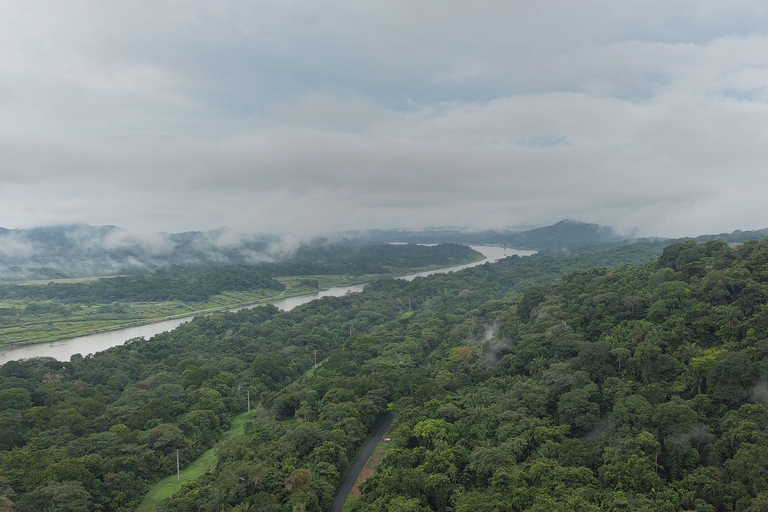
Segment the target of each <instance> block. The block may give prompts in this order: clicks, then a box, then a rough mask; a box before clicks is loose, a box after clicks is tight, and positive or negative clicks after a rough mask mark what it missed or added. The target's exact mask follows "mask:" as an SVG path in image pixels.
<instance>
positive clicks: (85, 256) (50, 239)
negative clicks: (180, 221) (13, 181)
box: [0, 224, 280, 281]
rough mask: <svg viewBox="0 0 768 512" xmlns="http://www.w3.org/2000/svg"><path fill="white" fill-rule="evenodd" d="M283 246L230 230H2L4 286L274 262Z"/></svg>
mask: <svg viewBox="0 0 768 512" xmlns="http://www.w3.org/2000/svg"><path fill="white" fill-rule="evenodd" d="M279 241H280V238H279V237H276V236H272V235H241V234H235V233H233V232H230V231H229V230H226V229H219V230H213V231H208V232H200V231H192V232H186V233H153V234H142V235H137V234H132V233H128V232H126V231H124V230H122V229H120V228H118V227H115V226H89V225H86V224H73V225H65V226H51V227H41V228H32V229H2V228H0V281H18V280H32V279H56V278H65V277H90V276H102V275H110V274H117V273H125V272H132V271H137V270H153V269H156V268H159V267H163V266H167V265H196V264H254V263H260V262H265V261H274V260H275V259H276V257H277V256H278V252H279V248H278V245H277V244H278V243H279Z"/></svg>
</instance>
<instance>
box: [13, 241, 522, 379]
mask: <svg viewBox="0 0 768 512" xmlns="http://www.w3.org/2000/svg"><path fill="white" fill-rule="evenodd" d="M472 248H473V249H474V250H476V251H478V252H480V253H482V254H483V255H484V256H485V259H483V260H480V261H476V262H473V263H467V264H464V265H457V266H454V267H446V268H439V269H435V270H429V271H426V272H417V273H415V274H408V275H405V276H401V277H399V278H398V279H405V280H407V281H411V280H413V279H416V278H417V277H426V276H429V275H432V274H442V273H448V272H456V271H458V270H461V269H464V268H469V267H474V266H477V265H482V264H483V263H487V262H494V261H498V260H500V259H502V258H504V257H506V256H512V255H513V254H517V255H519V256H528V255H531V254H533V253H535V252H536V251H524V250H517V249H505V248H503V247H494V246H484V245H473V246H472ZM364 287H365V283H361V284H356V285H352V286H342V287H336V288H330V289H328V290H324V291H321V292H316V293H308V294H306V295H297V296H295V297H286V298H285V299H277V300H272V301H269V303H270V304H274V305H275V306H276V307H278V308H279V309H281V310H283V311H290V310H292V309H293V308H295V307H297V306H300V305H302V304H306V303H307V302H311V301H313V300H316V299H320V298H323V297H341V296H343V295H346V294H347V293H358V292H361V291H363V288H364ZM261 305H263V304H252V305H249V306H244V307H240V308H233V309H230V310H229V311H237V310H239V309H246V308H254V307H259V306H261ZM193 318H194V317H193V316H188V317H184V318H177V319H175V320H164V321H162V322H155V323H151V324H146V325H141V326H138V327H128V328H126V329H118V330H115V331H109V332H103V333H98V334H89V335H87V336H79V337H77V338H69V339H65V340H59V341H53V342H48V343H36V344H34V345H26V346H23V347H14V348H11V349H6V350H0V364H4V363H6V362H8V361H13V360H17V359H28V358H30V357H53V358H54V359H57V360H59V361H69V358H70V357H72V356H73V355H75V354H82V355H87V354H93V353H95V352H100V351H102V350H106V349H108V348H110V347H114V346H116V345H122V344H123V343H125V342H126V341H127V340H131V339H133V338H141V337H143V338H146V339H149V338H151V337H152V336H154V335H155V334H159V333H161V332H165V331H172V330H173V329H175V328H177V327H178V326H180V325H181V324H183V323H186V322H189V321H191V320H192V319H193Z"/></svg>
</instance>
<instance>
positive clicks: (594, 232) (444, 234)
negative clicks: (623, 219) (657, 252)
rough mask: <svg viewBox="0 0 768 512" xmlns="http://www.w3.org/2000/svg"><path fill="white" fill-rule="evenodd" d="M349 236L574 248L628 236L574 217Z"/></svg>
mask: <svg viewBox="0 0 768 512" xmlns="http://www.w3.org/2000/svg"><path fill="white" fill-rule="evenodd" d="M344 234H345V235H346V236H348V237H350V238H361V239H367V240H373V241H377V242H406V243H421V244H427V243H443V242H456V243H464V244H507V245H508V246H510V247H515V248H517V249H537V250H540V249H551V250H571V249H575V248H577V247H582V246H588V245H598V244H606V243H612V242H619V241H621V240H625V239H626V238H627V237H624V236H621V235H619V234H618V233H617V232H616V231H615V230H614V229H613V228H612V227H608V226H600V225H599V224H589V223H586V222H579V221H575V220H562V221H560V222H558V223H557V224H554V225H552V226H545V227H540V228H535V229H530V230H527V231H511V230H486V231H460V230H454V229H432V230H420V231H406V230H369V231H347V232H345V233H344Z"/></svg>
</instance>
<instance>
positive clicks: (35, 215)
mask: <svg viewBox="0 0 768 512" xmlns="http://www.w3.org/2000/svg"><path fill="white" fill-rule="evenodd" d="M2 7H3V12H2V15H0V133H1V134H2V136H1V137H0V226H3V227H6V228H26V227H32V226H40V225H51V224H62V223H73V222H84V223H88V224H93V225H102V224H114V225H118V226H121V227H123V228H126V229H129V230H136V231H186V230H207V229H211V228H214V227H217V226H230V227H232V228H235V229H237V230H241V231H269V232H291V233H296V234H309V233H316V232H321V231H329V230H339V229H360V228H372V227H373V228H393V227H403V228H420V227H427V226H457V227H468V228H503V227H514V226H540V225H546V224H551V223H554V222H557V221H559V220H561V219H564V218H570V219H575V220H581V221H585V222H597V223H600V224H605V225H612V226H616V227H617V228H620V229H622V230H631V229H635V228H637V229H638V230H639V232H640V233H641V234H644V235H658V236H684V235H698V234H703V233H719V232H723V231H732V230H735V229H743V230H746V229H757V228H764V227H768V199H766V196H768V91H767V90H766V85H768V33H767V31H766V27H768V2H765V1H763V0H760V1H739V0H729V1H728V2H725V1H708V0H693V1H686V0H678V1H675V2H669V1H668V0H664V1H653V0H642V1H639V0H638V1H631V0H623V1H609V0H605V1H584V0H563V1H535V2H534V1H530V0H525V1H515V0H507V1H498V2H493V1H487V2H483V1H473V2H466V1H451V0H440V1H414V0H407V1H386V2H378V1H365V2H344V1H339V0H334V1H328V2H312V1H302V2H281V1H271V2H260V1H254V0H242V1H234V0H233V1H230V0H217V1H210V0H199V1H198V0H189V1H181V0H162V1H157V0H146V1H145V0H130V1H111V2H104V1H97V0H67V1H64V2H63V1H61V0H41V1H35V2H30V1H29V0H2Z"/></svg>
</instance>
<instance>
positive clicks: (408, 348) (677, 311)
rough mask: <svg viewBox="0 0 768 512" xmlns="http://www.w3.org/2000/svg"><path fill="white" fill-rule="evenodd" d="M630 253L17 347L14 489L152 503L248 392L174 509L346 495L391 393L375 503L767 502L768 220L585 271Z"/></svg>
mask: <svg viewBox="0 0 768 512" xmlns="http://www.w3.org/2000/svg"><path fill="white" fill-rule="evenodd" d="M624 256H626V254H624ZM620 257H621V255H620V254H619V253H616V252H614V253H611V254H602V255H583V256H580V257H572V258H563V257H554V256H552V255H548V256H542V257H539V258H508V259H506V260H504V261H502V262H500V263H499V264H495V265H483V266H481V267H476V268H471V269H467V270H465V271H462V272H459V273H455V274H450V275H436V276H432V277H430V278H426V279H416V280H414V281H412V282H405V281H396V280H382V281H378V282H376V283H373V284H371V285H369V286H368V287H367V288H366V291H365V292H364V293H362V294H359V295H349V296H346V297H341V298H335V299H323V300H319V301H315V302H313V303H311V304H307V305H305V306H303V307H300V308H297V309H296V310H294V311H292V312H290V313H280V312H279V311H277V310H275V309H274V308H271V307H265V308H257V309H254V310H249V311H241V312H238V313H235V314H224V313H217V314H213V315H210V316H208V317H205V318H198V319H196V320H195V321H194V322H192V323H190V324H187V325H184V326H182V327H181V328H179V329H178V330H176V331H174V332H172V333H166V334H163V335H159V336H156V337H155V338H153V339H152V340H149V341H144V340H136V341H134V342H133V343H130V344H127V345H126V346H123V347H117V348H115V349H112V350H109V351H107V352H105V353H101V354H97V355H95V356H92V357H88V358H80V357H74V358H73V359H72V361H70V362H69V363H57V362H54V361H49V360H31V361H26V362H21V363H8V364H6V365H4V366H3V367H2V368H0V376H2V379H0V393H2V395H0V397H1V398H2V400H1V401H0V404H2V409H3V410H2V412H0V421H2V430H0V432H2V439H0V442H1V443H3V446H2V447H3V450H4V451H3V452H0V453H2V455H0V470H1V471H0V475H2V477H0V495H4V496H5V498H4V499H5V500H7V501H13V502H14V503H15V504H16V510H20V511H26V510H40V508H39V507H40V505H41V504H46V506H49V507H51V509H52V510H80V509H82V510H99V509H103V510H133V509H134V508H135V507H136V505H137V503H138V501H140V500H141V497H142V494H143V492H144V491H145V490H146V488H147V487H148V486H149V485H150V484H151V483H152V482H154V481H156V480H158V479H159V478H160V477H161V476H164V475H167V474H170V473H171V472H172V471H174V470H175V464H174V462H175V460H174V459H173V456H172V455H175V450H176V449H177V448H178V449H180V450H181V452H182V457H183V461H184V464H186V463H188V462H189V461H190V460H191V459H192V458H194V457H195V456H196V455H197V454H199V453H201V452H202V450H203V449H205V448H207V447H208V446H211V445H212V443H213V442H214V441H215V440H216V438H217V436H218V434H219V433H220V432H221V431H222V430H223V429H225V428H226V427H227V425H228V422H229V420H230V418H231V416H232V415H233V414H235V413H238V412H241V411H242V410H243V409H244V407H245V402H244V396H245V393H246V391H249V392H250V394H251V397H252V398H253V399H254V401H256V400H258V401H259V402H260V404H261V405H260V407H259V408H258V411H257V414H256V415H255V418H254V421H253V422H250V423H248V424H247V425H246V433H245V435H243V436H239V437H233V438H230V439H228V440H226V441H224V442H223V443H221V444H220V445H219V446H218V448H217V450H218V460H219V462H218V464H217V466H216V469H215V471H211V472H208V473H206V474H205V475H203V476H202V477H201V478H200V479H198V480H197V481H195V482H191V483H188V484H185V485H184V486H183V487H182V490H181V491H180V492H179V493H178V494H177V495H175V496H174V497H173V498H172V499H171V500H169V501H168V502H166V503H165V504H164V508H165V509H166V510H170V511H196V510H210V511H214V510H239V511H243V510H275V511H284V510H285V511H289V510H308V511H320V510H324V509H325V507H327V505H328V504H329V503H330V500H331V498H332V496H333V492H334V489H335V486H336V483H337V482H338V480H339V477H340V475H341V474H342V473H343V472H344V471H345V469H346V467H347V465H348V464H349V461H350V460H351V459H352V458H353V457H354V454H355V452H356V450H357V448H358V447H359V446H360V445H361V443H362V442H364V441H365V439H366V437H367V436H368V435H369V432H370V431H371V429H372V428H373V427H374V426H375V424H376V422H377V420H378V418H379V417H380V415H381V413H382V412H383V411H384V410H385V409H387V408H388V407H389V408H391V409H392V410H393V411H394V413H395V418H396V425H397V428H396V431H395V434H394V436H393V445H394V446H393V447H392V449H391V450H390V452H389V454H388V455H387V456H386V457H385V459H384V461H383V462H382V464H381V466H380V470H379V471H378V472H377V473H376V474H375V475H374V476H373V477H371V478H369V479H368V480H367V481H366V483H365V484H364V485H363V488H362V492H363V494H362V496H361V497H360V498H359V500H358V501H357V502H356V503H355V504H354V505H353V508H354V509H355V510H366V511H367V510H372V511H379V510H381V511H390V510H393V511H400V510H402V511H406V510H420V511H421V510H423V511H428V510H434V511H438V512H442V511H447V510H454V511H457V512H460V511H484V510H488V511H538V510H542V511H543V510H547V511H550V510H555V511H557V510H586V511H589V510H612V511H613V510H633V511H635V510H641V511H642V510H670V511H676V510H699V511H729V510H738V511H751V510H764V509H765V508H766V506H768V475H767V474H766V471H768V470H766V467H768V464H766V463H768V438H767V436H766V432H767V430H766V429H768V409H767V408H766V403H768V402H766V396H767V395H766V387H765V385H764V383H763V381H762V377H763V375H764V374H765V372H766V369H768V368H766V363H765V360H766V356H768V340H766V330H767V329H768V306H766V303H768V241H761V242H748V243H746V244H744V245H742V246H740V247H739V248H737V249H736V250H733V249H730V248H729V247H728V246H726V245H725V244H723V243H720V242H716V241H711V242H707V243H705V244H703V245H697V244H695V243H693V242H689V243H681V244H674V245H672V246H669V247H667V248H666V249H664V251H663V253H662V254H661V256H660V257H659V258H658V259H657V260H655V261H653V262H651V263H647V264H641V265H637V266H633V265H622V266H619V267H616V268H613V269H611V270H606V269H605V268H597V269H591V270H586V269H587V268H588V267H589V266H590V265H591V264H592V263H594V262H595V261H605V262H606V263H608V262H610V261H617V260H616V259H615V258H620ZM619 261H621V260H619ZM579 267H580V268H582V269H585V270H576V271H572V272H571V273H569V274H568V275H566V276H565V277H563V278H562V279H560V280H557V281H556V282H554V283H552V284H546V283H548V282H551V281H553V280H555V278H556V277H557V276H558V275H560V274H561V273H562V272H563V271H565V270H568V269H571V270H573V269H575V268H579ZM523 290H525V294H524V295H523V296H522V298H521V295H520V292H522V291H523ZM409 310H410V311H409ZM315 353H317V355H318V360H322V361H323V362H322V364H321V365H320V366H319V367H318V368H317V369H315V371H314V372H311V375H309V376H305V377H302V375H305V374H306V372H307V370H309V369H310V368H311V367H312V365H313V361H314V355H315ZM53 497H59V498H57V499H58V500H59V501H55V500H54V499H53ZM65 507H69V508H65Z"/></svg>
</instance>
